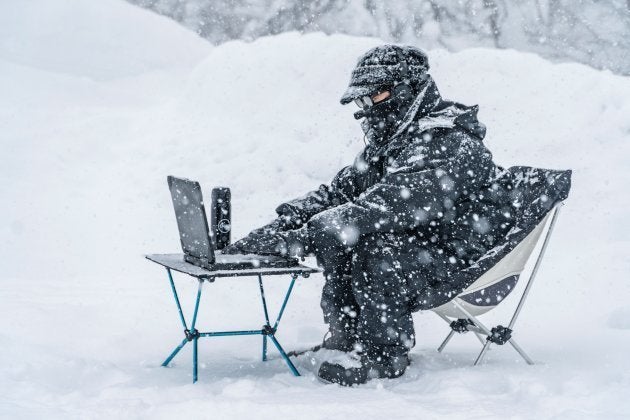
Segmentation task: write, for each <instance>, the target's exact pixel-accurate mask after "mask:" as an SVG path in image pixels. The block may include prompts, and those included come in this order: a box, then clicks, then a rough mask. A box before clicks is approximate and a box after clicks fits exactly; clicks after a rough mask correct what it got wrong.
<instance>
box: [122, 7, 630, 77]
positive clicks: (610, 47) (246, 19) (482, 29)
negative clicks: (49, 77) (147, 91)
mask: <svg viewBox="0 0 630 420" xmlns="http://www.w3.org/2000/svg"><path fill="white" fill-rule="evenodd" d="M129 1H130V2H132V3H134V4H138V5H140V6H143V7H146V8H149V9H151V10H154V11H156V12H158V13H160V14H163V15H166V16H169V17H171V18H173V19H175V20H177V21H178V22H181V23H182V24H184V25H185V26H187V27H189V28H190V29H192V30H194V31H196V32H197V33H199V34H200V35H201V36H202V37H204V38H207V39H209V40H210V41H212V42H213V43H221V42H225V41H228V40H232V39H243V40H252V39H255V38H257V37H260V36H265V35H272V34H278V33H281V32H286V31H300V32H313V31H322V32H325V33H328V34H331V33H345V34H351V35H364V36H375V37H379V38H382V39H384V40H387V41H393V42H401V43H409V44H414V45H418V46H420V47H423V48H435V47H443V48H446V49H449V50H460V49H462V48H466V47H473V46H485V47H496V48H514V49H518V50H522V51H531V52H535V53H538V54H540V55H542V56H545V57H548V58H551V59H555V60H561V61H578V62H581V63H585V64H588V65H591V66H593V67H596V68H600V69H610V70H612V71H614V72H617V73H621V74H630V0H312V1H305V0H129Z"/></svg>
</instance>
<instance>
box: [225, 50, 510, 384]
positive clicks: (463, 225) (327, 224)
mask: <svg viewBox="0 0 630 420" xmlns="http://www.w3.org/2000/svg"><path fill="white" fill-rule="evenodd" d="M428 69H429V63H428V59H427V56H426V54H425V53H424V52H422V51H421V50H419V49H417V48H413V47H399V46H394V45H383V46H379V47H376V48H374V49H372V50H370V51H368V52H367V53H366V54H365V55H363V56H362V57H361V58H360V59H359V61H358V63H357V66H356V68H355V69H354V71H353V72H352V77H351V80H350V86H349V87H348V89H347V91H346V92H345V94H344V95H343V97H342V98H341V103H342V104H348V103H350V102H352V101H354V102H356V104H357V105H359V107H360V108H361V110H359V111H358V112H357V113H356V114H355V117H356V118H357V119H362V121H361V127H362V128H363V131H364V132H365V135H366V139H367V146H366V147H365V148H364V150H363V151H362V152H361V153H360V154H359V155H358V156H357V158H356V160H355V162H354V164H353V165H351V166H347V167H345V168H343V169H342V170H341V171H339V173H338V174H337V175H336V176H335V178H334V179H333V181H332V183H331V184H330V185H321V186H320V187H319V188H318V189H317V190H316V191H313V192H310V193H308V194H306V195H305V196H303V197H302V198H298V199H295V200H292V201H289V202H287V203H284V204H281V205H280V206H279V207H278V208H277V209H276V212H277V213H278V215H279V217H278V218H277V219H276V220H274V221H273V222H271V223H270V224H268V225H266V226H263V227H261V228H259V229H256V230H254V231H253V232H251V233H250V234H249V235H248V236H246V237H245V238H243V239H241V240H239V241H237V242H236V243H234V244H233V245H231V246H230V247H228V248H226V250H225V251H224V252H227V253H230V252H232V253H234V252H243V253H257V254H281V255H287V254H289V255H292V256H295V255H305V254H315V256H316V257H317V260H318V263H319V264H320V265H321V266H322V267H323V269H324V275H325V279H326V283H325V285H324V289H323V292H322V300H321V306H322V309H323V312H324V319H325V321H326V322H327V323H328V325H329V329H330V331H329V334H330V335H329V337H328V338H327V339H325V340H324V343H323V347H324V348H327V349H335V350H341V351H344V352H351V351H354V352H353V354H355V355H358V356H359V358H360V359H359V361H360V363H359V364H358V365H355V367H344V366H342V365H340V364H333V363H329V362H324V363H323V364H322V366H321V367H320V370H319V372H318V375H319V377H320V378H321V379H322V380H324V381H327V382H335V383H340V384H342V385H352V384H357V383H365V382H367V381H368V380H369V379H371V378H375V377H376V378H394V377H398V376H400V375H402V374H403V373H404V372H405V369H406V368H407V366H408V364H409V359H408V352H409V350H410V349H411V348H412V347H413V346H414V344H415V334H414V329H413V321H412V317H411V314H412V312H413V311H417V310H418V309H427V308H431V307H432V306H436V305H435V304H434V303H435V302H436V300H437V299H436V296H437V295H439V294H440V293H442V292H440V290H443V289H444V288H443V287H442V286H443V285H444V283H445V282H448V281H449V277H450V275H451V274H452V273H454V272H456V271H458V270H461V269H463V268H465V267H467V266H469V265H470V264H472V263H473V262H474V261H475V260H477V259H478V258H479V257H480V256H481V255H483V254H484V253H485V252H486V251H487V250H488V249H490V248H492V247H493V245H494V244H495V240H498V239H500V238H501V237H503V236H504V234H505V232H507V230H508V229H509V227H510V225H511V221H510V220H509V218H510V215H509V212H504V211H501V209H502V208H505V207H506V206H507V203H508V202H509V198H508V194H502V193H497V194H496V196H495V197H494V198H492V197H491V198H490V199H485V200H483V203H481V202H480V201H479V200H477V197H478V196H479V192H480V190H481V189H482V187H483V186H484V185H485V186H487V185H489V183H490V181H491V179H492V178H493V177H495V176H496V174H497V173H498V169H497V167H496V166H495V164H494V163H493V162H492V155H491V154H490V152H489V151H488V150H487V149H486V148H485V147H484V145H483V144H482V139H483V137H484V135H485V127H484V126H483V124H481V123H480V122H479V121H478V120H477V110H478V108H477V107H476V106H472V107H468V106H464V105H462V104H459V103H455V102H450V101H445V100H443V99H442V98H441V97H440V94H439V92H438V90H437V87H436V85H435V83H434V81H433V79H432V78H431V76H430V75H429V74H428V73H427V72H428ZM356 366H358V367H356Z"/></svg>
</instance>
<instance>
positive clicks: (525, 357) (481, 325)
mask: <svg viewBox="0 0 630 420" xmlns="http://www.w3.org/2000/svg"><path fill="white" fill-rule="evenodd" d="M457 300H458V298H455V299H453V300H452V301H451V302H453V305H455V306H456V307H457V309H459V310H460V311H462V313H464V314H465V315H466V316H467V317H468V319H470V320H471V321H472V322H473V323H474V324H475V325H476V326H477V327H479V328H480V329H481V330H483V331H484V332H485V333H486V334H487V335H488V337H490V336H491V335H492V332H491V331H490V330H489V329H488V328H487V327H486V326H485V325H483V324H482V323H481V321H479V320H478V319H477V318H475V317H474V316H473V315H472V314H470V312H468V311H467V310H466V309H464V307H463V306H462V305H461V304H460V303H459V302H457ZM507 342H508V343H510V345H511V346H512V347H513V348H514V350H516V351H517V353H518V354H520V355H521V357H522V358H523V359H524V360H525V362H526V363H527V364H528V365H533V364H534V361H533V360H532V359H531V358H530V357H529V356H528V355H527V353H525V351H523V349H522V348H521V347H520V346H519V345H518V344H516V342H515V341H514V339H513V338H510V339H509V340H508V341H507ZM490 343H491V342H490V341H489V340H487V341H486V343H485V344H484V346H483V349H481V353H479V356H477V359H476V360H475V362H474V363H473V366H476V365H478V364H479V363H481V361H482V360H483V357H484V356H485V354H486V352H487V351H488V349H489V348H490Z"/></svg>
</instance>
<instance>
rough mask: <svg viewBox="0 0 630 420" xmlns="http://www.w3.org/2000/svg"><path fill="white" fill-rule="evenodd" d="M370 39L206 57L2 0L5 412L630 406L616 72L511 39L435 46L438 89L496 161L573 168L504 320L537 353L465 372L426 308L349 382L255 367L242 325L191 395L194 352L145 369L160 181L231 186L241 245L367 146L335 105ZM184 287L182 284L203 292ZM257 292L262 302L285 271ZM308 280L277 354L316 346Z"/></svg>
mask: <svg viewBox="0 0 630 420" xmlns="http://www.w3.org/2000/svg"><path fill="white" fill-rule="evenodd" d="M378 43H379V41H378V40H376V39H367V38H353V37H347V36H325V35H322V34H312V35H307V36H301V35H299V34H295V33H290V34H284V35H281V36H276V37H269V38H263V39H260V40H257V41H255V42H253V43H243V42H229V43H226V44H223V45H221V46H218V47H214V48H212V47H210V46H209V45H207V44H206V43H205V42H204V41H203V40H201V39H199V38H198V37H197V36H196V35H195V34H192V33H189V32H187V31H185V30H184V29H182V28H180V27H179V26H178V25H176V24H175V23H173V22H171V21H169V20H167V19H165V18H162V17H160V16H156V15H152V14H150V13H149V12H146V11H143V10H141V9H139V8H135V7H133V6H130V5H128V4H126V3H125V2H123V1H118V0H106V1H99V2H80V1H78V0H52V1H46V2H44V1H28V2H26V1H25V2H11V3H3V4H2V5H0V92H2V95H0V148H1V150H2V154H1V155H0V175H1V176H2V179H3V181H4V182H2V184H0V196H1V197H2V206H0V220H3V221H4V222H3V223H2V224H0V232H1V233H2V241H0V261H1V264H0V267H2V270H3V274H4V281H3V282H2V286H0V288H1V290H2V293H1V294H0V307H2V308H3V311H2V313H3V322H2V324H0V342H1V343H2V344H3V348H4V354H3V360H2V362H0V378H1V379H0V395H2V397H1V398H0V415H2V416H6V417H35V416H38V415H46V416H48V417H108V418H111V417H138V416H151V417H164V418H166V417H172V416H173V415H174V414H175V413H177V414H178V415H186V414H190V415H194V416H198V414H199V413H200V412H204V413H212V416H213V418H251V417H252V416H253V415H254V413H255V414H256V415H257V416H259V417H261V418H271V417H277V415H282V414H284V415H286V416H289V417H294V416H295V413H296V412H298V411H296V410H299V413H300V417H301V418H330V416H331V415H333V413H334V415H335V416H337V415H339V416H343V415H348V416H349V415H352V416H361V417H363V418H370V417H379V416H383V415H386V414H387V415H390V416H397V417H401V418H405V417H413V418H434V417H448V418H470V417H471V416H478V417H490V416H513V417H516V418H530V417H533V416H538V417H543V418H550V417H555V418H583V417H590V418H594V417H599V418H621V417H624V416H625V415H628V413H629V412H630V406H628V402H627V399H626V398H622V397H623V396H626V395H627V393H628V392H629V391H630V376H628V373H627V372H628V371H629V369H628V368H629V367H630V363H629V362H628V361H627V357H626V356H625V354H624V348H625V349H627V348H628V345H629V344H630V321H629V319H630V318H629V314H630V304H628V303H627V302H626V298H627V296H629V295H630V293H629V292H630V286H629V282H628V278H629V276H628V275H629V274H630V259H629V258H628V255H629V253H630V245H629V239H628V237H629V235H628V234H629V233H630V223H629V222H628V220H627V217H626V213H627V212H626V210H625V209H626V208H627V206H628V205H630V198H629V197H628V192H627V191H628V188H627V185H628V184H629V182H630V171H628V169H627V162H626V160H627V158H628V156H630V154H629V152H630V145H629V143H628V141H627V140H628V136H629V135H630V120H629V119H628V117H627V116H628V115H630V99H628V98H630V79H628V78H624V77H619V76H614V75H612V74H610V73H608V72H599V71H595V70H592V69H590V68H587V67H585V66H582V65H577V64H561V65H554V64H551V63H549V62H547V61H545V60H543V59H541V58H539V57H537V56H535V55H531V54H523V53H520V52H516V51H509V50H508V51H497V50H486V49H471V50H465V51H462V52H460V53H456V54H451V53H448V52H446V51H443V50H433V51H429V57H430V62H431V66H432V70H431V72H432V75H433V76H434V78H435V80H436V82H437V85H438V87H439V88H440V90H441V93H442V95H443V96H444V97H445V98H449V99H454V100H458V101H461V102H463V103H465V104H475V103H477V104H479V105H480V119H481V120H482V121H483V122H484V123H486V125H487V126H488V136H487V140H486V142H487V144H488V146H489V148H490V150H491V151H492V152H493V153H494V156H495V161H496V162H497V163H499V164H502V165H503V166H511V165H517V164H519V165H530V166H539V167H547V168H559V169H569V168H570V169H573V170H574V175H573V188H572V192H571V196H570V198H569V200H568V201H567V206H566V207H565V209H564V210H563V212H562V214H561V217H560V219H559V223H558V226H557V228H556V232H555V235H554V237H553V238H552V243H551V245H550V248H549V250H548V254H547V257H546V259H545V261H544V263H543V266H542V267H541V271H540V274H539V277H538V279H537V283H536V284H535V286H534V289H533V292H532V294H531V295H530V298H529V299H530V300H529V304H528V306H526V308H525V312H524V314H523V316H522V318H521V319H520V320H519V330H518V331H519V336H520V342H521V343H522V344H523V345H527V348H528V350H529V351H530V353H531V355H532V356H533V357H534V358H535V359H536V360H537V361H539V362H540V365H538V366H534V367H527V366H524V365H522V364H521V363H518V362H517V361H516V358H515V357H514V355H512V354H511V350H510V349H507V348H506V349H497V350H496V351H493V352H492V354H491V355H490V357H489V358H488V363H487V364H486V365H485V366H483V367H481V368H477V369H472V368H470V367H469V366H468V362H469V361H470V360H469V359H470V357H472V353H473V352H474V350H476V348H477V347H476V345H477V342H476V340H475V339H474V337H459V338H458V339H457V341H456V342H455V343H454V345H453V347H452V348H451V349H450V351H449V355H438V354H437V353H436V352H435V347H436V346H437V344H439V342H440V340H441V339H442V338H443V337H442V335H443V333H445V331H444V330H443V326H442V324H441V321H440V320H439V319H436V318H434V316H433V315H432V314H423V313H419V314H417V317H416V329H417V335H418V340H417V341H418V345H417V347H416V348H415V349H414V351H413V361H414V363H413V365H412V367H411V368H410V371H409V373H408V374H407V375H406V377H405V378H404V379H402V380H400V381H382V382H375V383H372V384H370V385H368V386H365V387H362V388H361V389H359V390H341V389H338V388H335V387H324V386H322V385H320V384H319V383H318V382H317V381H316V380H315V377H314V372H316V368H317V365H316V361H313V363H311V360H310V359H309V358H305V359H304V360H299V361H298V368H299V369H301V370H302V371H303V373H304V376H303V377H301V378H298V379H296V378H293V377H291V376H290V374H289V373H288V371H286V370H285V367H284V366H283V364H282V362H281V361H280V360H277V359H276V360H273V361H271V362H269V363H268V364H264V365H263V364H261V363H259V362H258V361H257V358H258V351H259V349H258V344H259V343H258V341H256V342H254V341H252V339H247V338H243V339H240V338H239V339H234V340H229V339H228V340H217V341H215V342H212V344H210V343H208V342H206V343H203V345H202V350H201V351H202V352H201V358H202V361H204V363H205V364H204V365H203V368H202V369H201V372H200V383H199V384H197V385H196V386H194V387H193V386H192V385H188V383H189V380H190V378H189V376H187V375H188V374H189V369H188V364H187V363H186V362H187V360H188V359H187V358H188V357H189V354H188V353H187V352H186V351H184V352H183V354H182V355H181V356H179V359H177V361H178V363H177V364H176V365H175V367H174V368H172V369H159V368H158V367H159V363H160V362H161V360H162V358H163V356H165V355H166V353H167V352H168V351H169V350H170V349H171V345H172V344H174V343H176V342H177V341H178V340H179V339H180V331H179V326H178V325H177V317H176V311H175V307H174V304H173V303H172V302H171V301H170V296H169V295H168V293H169V289H168V285H167V283H166V282H165V279H164V278H162V277H163V273H162V272H161V271H160V270H158V269H157V268H156V267H153V266H151V265H150V264H149V263H148V262H146V261H145V260H144V259H143V258H142V255H143V254H144V253H148V252H169V251H177V250H178V244H179V241H178V236H177V230H176V224H175V220H174V217H173V214H172V208H171V205H170V202H169V194H168V190H167V187H166V175H168V174H174V175H180V176H185V177H189V178H193V179H198V180H199V181H200V182H201V183H202V186H203V187H204V188H205V191H204V193H205V194H206V195H208V194H209V191H210V188H211V187H212V186H215V185H224V186H229V187H231V188H232V193H233V219H234V223H235V232H234V234H235V236H237V237H238V236H241V235H243V234H245V233H246V232H247V231H249V230H250V229H252V228H254V227H257V225H260V224H262V223H264V222H266V221H268V220H269V219H271V218H272V217H273V216H274V214H273V209H274V207H275V205H276V204H277V203H278V202H280V200H283V199H288V198H292V197H295V196H297V195H300V194H303V193H305V192H306V191H308V190H309V189H312V188H314V187H316V186H317V185H318V184H319V183H322V182H329V181H330V179H331V177H332V176H333V175H334V173H335V172H336V170H337V169H339V168H340V167H341V166H343V165H345V164H348V163H349V162H351V161H352V159H353V158H354V155H355V154H356V153H357V152H358V151H359V150H360V149H361V147H362V145H363V143H362V133H361V130H360V128H359V125H358V124H357V122H356V121H355V120H354V119H353V118H352V112H353V111H354V110H353V109H351V108H350V107H342V106H341V105H339V103H338V99H339V96H340V95H341V93H342V92H343V90H344V88H345V85H346V83H347V81H348V78H349V73H350V70H351V68H352V66H353V65H354V62H355V60H356V58H357V57H358V56H359V55H360V54H361V53H362V52H364V51H365V50H366V49H368V48H369V47H372V46H374V45H377V44H378ZM250 280H252V279H250ZM179 281H180V282H181V287H182V292H181V293H182V295H183V296H188V295H186V293H190V292H191V291H192V290H193V288H194V287H195V285H194V284H191V283H192V282H189V281H187V280H186V279H180V280H179ZM268 283H269V287H270V295H271V297H272V298H273V297H274V296H276V298H277V297H279V293H281V290H282V288H283V287H284V286H285V284H286V279H284V280H281V279H278V280H277V281H274V282H272V281H269V282H268ZM321 284H322V279H321V277H319V276H314V277H312V278H311V279H309V281H308V282H302V283H301V284H300V285H299V286H297V288H296V294H295V296H294V298H293V300H292V302H290V304H289V307H288V311H287V314H286V320H285V321H284V322H285V325H284V326H283V329H284V331H283V332H282V337H283V343H286V344H287V347H289V348H291V347H296V346H306V345H309V344H313V343H315V342H317V341H318V340H320V339H321V336H322V335H323V332H324V331H325V326H324V325H323V324H322V320H321V314H320V310H319V307H318V302H319V291H320V288H321ZM209 290H210V292H209V293H208V296H209V297H208V300H207V301H204V302H203V306H202V309H201V310H202V312H201V318H200V319H202V320H203V322H205V325H206V326H211V328H221V327H226V328H231V327H235V326H236V327H243V326H246V325H243V324H247V323H249V324H250V325H252V326H254V327H257V326H258V325H259V322H260V319H259V317H258V315H259V314H256V313H254V314H252V313H249V312H247V313H245V312H237V313H235V314H232V315H230V316H228V315H226V314H227V313H228V312H229V311H230V310H231V309H232V308H236V307H248V308H251V307H254V305H258V304H259V303H258V301H257V296H256V289H255V284H254V283H253V282H250V281H248V280H247V279H242V280H238V281H229V282H227V281H226V282H222V283H220V284H219V283H217V284H215V285H212V286H211V287H210V288H209ZM183 299H185V298H183ZM188 303H190V302H188ZM510 304H515V302H513V301H510V302H507V301H506V302H505V303H504V305H510ZM217 313H222V314H223V315H221V316H217ZM500 315H501V311H500V308H499V310H497V314H496V316H497V317H499V318H500ZM499 318H497V319H499ZM491 322H493V321H489V323H491ZM497 322H499V321H497ZM585 331H588V336H589V339H588V340H584V339H583V336H581V335H580V333H581V332H585ZM34 332H37V334H34ZM603 343H605V344H603ZM188 351H189V350H188ZM305 407H307V409H306V410H304V408H305ZM208 415H210V414H208Z"/></svg>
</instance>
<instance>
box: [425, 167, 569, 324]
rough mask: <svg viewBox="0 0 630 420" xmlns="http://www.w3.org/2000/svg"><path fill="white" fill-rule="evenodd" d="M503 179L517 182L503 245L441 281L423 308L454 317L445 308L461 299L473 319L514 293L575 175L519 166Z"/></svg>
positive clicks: (507, 173)
mask: <svg viewBox="0 0 630 420" xmlns="http://www.w3.org/2000/svg"><path fill="white" fill-rule="evenodd" d="M504 176H505V177H510V178H511V179H512V182H513V187H514V197H515V200H514V203H513V207H514V210H515V215H516V217H515V219H516V221H515V223H514V225H513V226H512V228H511V229H510V230H509V231H508V233H507V235H506V236H505V238H504V239H503V241H501V243H500V244H498V245H497V246H495V247H494V248H492V249H490V250H489V251H488V252H486V253H485V254H484V255H483V256H482V257H481V258H479V259H478V260H477V261H476V262H475V263H473V264H472V265H470V266H469V267H467V268H465V269H463V270H460V271H458V272H456V273H455V274H454V275H453V276H451V278H449V279H448V281H446V282H442V284H441V285H440V286H439V288H437V289H436V290H435V291H434V295H433V297H432V300H431V305H430V306H427V307H419V308H418V309H431V310H433V311H435V312H438V313H441V314H443V315H445V316H449V315H448V314H447V312H448V313H450V312H451V311H452V305H446V304H447V303H448V302H450V301H451V300H452V299H454V298H455V297H460V298H461V299H462V300H463V301H464V302H465V304H466V305H468V306H470V308H469V309H471V310H472V312H473V314H480V313H484V312H487V311H488V310H490V309H492V308H493V307H495V306H496V305H497V304H498V303H499V302H500V301H501V300H503V299H504V298H505V297H506V296H507V295H508V294H509V293H510V292H511V291H512V290H513V289H514V286H515V285H516V282H517V281H518V276H519V275H520V273H521V272H522V271H523V268H524V266H525V263H526V262H527V260H528V258H529V256H530V255H531V253H532V252H533V250H534V248H535V246H536V244H537V242H538V239H539V238H540V236H541V235H542V233H543V232H544V228H545V224H546V223H547V221H548V218H549V217H550V215H551V213H552V211H551V210H552V209H553V208H554V207H555V206H556V205H558V204H560V203H561V202H562V201H564V200H565V199H566V198H567V197H568V194H569V190H570V188H571V171H570V170H566V171H556V170H550V169H539V168H531V167H524V166H515V167H511V168H509V169H507V170H506V171H505V172H504ZM495 285H497V286H496V287H495ZM492 293H494V295H493V296H492ZM486 294H490V295H491V296H487V295H486ZM488 298H489V301H488ZM450 316H453V315H450Z"/></svg>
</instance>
